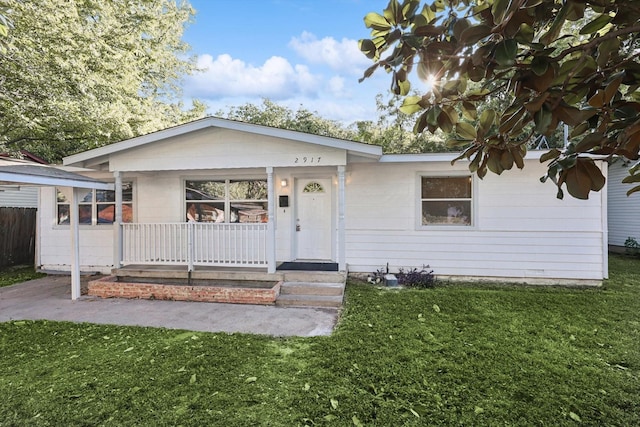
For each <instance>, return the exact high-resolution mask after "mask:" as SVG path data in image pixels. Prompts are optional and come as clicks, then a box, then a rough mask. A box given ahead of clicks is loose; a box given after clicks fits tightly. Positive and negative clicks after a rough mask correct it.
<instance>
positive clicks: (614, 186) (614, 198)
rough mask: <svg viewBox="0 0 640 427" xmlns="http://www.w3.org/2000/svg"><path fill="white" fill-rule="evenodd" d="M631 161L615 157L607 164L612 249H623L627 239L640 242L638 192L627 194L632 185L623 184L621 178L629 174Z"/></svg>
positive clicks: (639, 202)
mask: <svg viewBox="0 0 640 427" xmlns="http://www.w3.org/2000/svg"><path fill="white" fill-rule="evenodd" d="M632 164H633V163H630V162H628V161H625V160H623V159H617V160H616V161H615V162H613V163H612V164H611V165H610V166H609V177H608V179H607V182H608V184H607V192H608V222H609V247H610V249H611V250H613V251H624V248H625V242H626V241H627V239H629V238H631V239H635V242H637V243H640V215H638V210H639V208H640V193H635V194H632V195H631V196H627V191H629V190H630V189H631V188H633V187H634V185H632V184H623V183H622V180H623V179H624V177H625V176H627V175H628V174H629V168H630V167H631V165H632Z"/></svg>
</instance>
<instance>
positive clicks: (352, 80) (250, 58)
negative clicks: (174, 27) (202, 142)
mask: <svg viewBox="0 0 640 427" xmlns="http://www.w3.org/2000/svg"><path fill="white" fill-rule="evenodd" d="M190 3H191V5H192V6H193V7H194V8H195V9H196V11H197V14H196V18H195V22H194V23H192V24H191V25H190V26H189V27H188V28H187V30H186V32H185V35H184V40H185V41H186V42H187V43H189V44H190V45H191V47H192V53H193V54H195V55H197V56H198V65H199V67H200V68H202V69H203V70H204V71H203V72H201V73H199V74H198V75H196V76H193V77H190V78H188V79H187V80H186V81H185V85H184V90H185V95H186V96H187V97H188V98H192V97H195V98H199V99H201V100H204V101H205V102H206V103H207V104H208V105H209V112H210V113H215V112H216V111H218V110H223V111H227V110H228V108H229V107H231V106H236V105H242V104H245V103H247V102H251V103H255V104H259V103H261V99H262V98H269V99H271V100H272V101H275V102H277V103H279V104H282V105H285V106H287V107H289V108H292V109H298V108H299V107H300V106H302V107H304V108H306V109H308V110H311V111H317V112H318V113H319V114H320V115H321V116H322V117H324V118H328V119H333V120H339V121H341V122H344V123H352V122H353V121H356V120H375V119H376V117H377V114H376V108H375V96H376V94H378V93H387V92H388V88H389V83H390V77H389V75H387V74H386V73H385V72H384V71H382V72H379V71H378V72H376V74H375V75H374V76H373V77H372V78H370V79H368V80H366V81H365V82H363V83H358V78H360V77H361V76H362V73H363V71H364V70H365V69H366V68H367V67H368V66H369V65H371V62H370V60H368V59H367V58H366V57H365V56H364V55H363V54H362V53H360V51H359V50H358V47H357V41H358V40H359V39H362V38H367V37H368V36H369V30H368V29H367V28H366V27H365V26H364V22H363V18H364V16H365V15H366V14H367V13H368V12H372V11H375V12H378V13H380V12H382V10H383V9H384V8H385V7H386V5H387V3H388V0H244V1H242V0H190Z"/></svg>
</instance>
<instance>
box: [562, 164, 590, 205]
mask: <svg viewBox="0 0 640 427" xmlns="http://www.w3.org/2000/svg"><path fill="white" fill-rule="evenodd" d="M565 185H566V186H567V191H568V192H569V194H571V195H572V196H573V197H575V198H576V199H581V200H586V199H588V198H589V193H590V192H591V179H590V178H589V174H588V173H586V172H585V171H584V170H582V169H581V168H579V167H578V166H576V167H574V168H571V169H568V170H567V171H565Z"/></svg>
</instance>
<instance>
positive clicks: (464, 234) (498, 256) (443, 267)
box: [346, 161, 605, 280]
mask: <svg viewBox="0 0 640 427" xmlns="http://www.w3.org/2000/svg"><path fill="white" fill-rule="evenodd" d="M465 168H466V165H465V164H459V165H456V167H455V169H454V168H452V167H451V165H449V164H448V163H446V164H445V163H430V164H427V163H423V164H415V163H402V164H375V165H368V164H352V165H350V167H349V172H348V174H347V214H346V217H347V227H346V228H347V237H346V243H347V250H346V252H347V262H348V264H349V270H350V271H352V272H371V271H375V270H376V269H378V268H381V267H384V266H385V265H386V264H387V263H389V266H390V268H391V269H392V270H397V269H398V268H411V267H420V266H422V265H424V264H428V265H430V266H431V268H433V269H434V271H435V273H436V274H439V275H445V276H484V277H505V278H514V279H520V280H522V279H527V278H544V279H589V280H600V279H602V278H603V277H604V274H605V273H604V266H603V261H602V260H603V253H602V238H603V231H604V230H603V229H602V223H601V198H600V197H599V194H598V195H596V196H595V197H592V198H591V199H590V200H586V201H583V200H576V199H573V198H571V197H566V198H565V200H562V201H561V200H557V199H556V197H555V193H556V190H555V187H554V186H553V184H551V183H547V184H542V183H540V181H539V177H540V176H542V175H543V173H544V167H543V166H541V165H540V164H539V163H538V162H537V161H528V162H527V165H526V167H525V169H524V170H523V171H520V170H512V171H506V172H504V174H503V176H500V177H498V176H495V175H492V174H488V175H487V176H486V177H485V179H484V180H477V181H476V185H475V191H476V192H475V194H474V201H475V206H476V211H475V225H474V227H470V228H463V227H455V228H453V227H452V228H446V227H438V228H433V229H425V228H422V227H419V225H418V218H417V216H418V215H419V213H418V212H419V210H418V209H419V202H418V197H419V189H418V188H417V187H418V185H419V178H418V177H419V176H420V175H421V174H425V175H428V174H429V173H455V172H456V170H457V171H458V172H465V171H466V169H465Z"/></svg>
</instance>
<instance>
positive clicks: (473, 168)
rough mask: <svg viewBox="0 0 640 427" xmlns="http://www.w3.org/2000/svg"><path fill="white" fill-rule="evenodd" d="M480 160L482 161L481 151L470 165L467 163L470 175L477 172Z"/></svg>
mask: <svg viewBox="0 0 640 427" xmlns="http://www.w3.org/2000/svg"><path fill="white" fill-rule="evenodd" d="M480 160H482V151H478V152H477V153H476V155H475V156H474V158H473V160H472V161H471V163H469V171H470V172H471V173H476V172H477V171H478V168H479V167H480Z"/></svg>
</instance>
